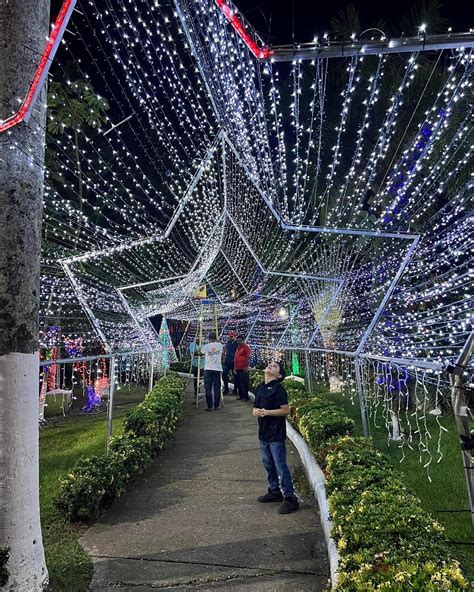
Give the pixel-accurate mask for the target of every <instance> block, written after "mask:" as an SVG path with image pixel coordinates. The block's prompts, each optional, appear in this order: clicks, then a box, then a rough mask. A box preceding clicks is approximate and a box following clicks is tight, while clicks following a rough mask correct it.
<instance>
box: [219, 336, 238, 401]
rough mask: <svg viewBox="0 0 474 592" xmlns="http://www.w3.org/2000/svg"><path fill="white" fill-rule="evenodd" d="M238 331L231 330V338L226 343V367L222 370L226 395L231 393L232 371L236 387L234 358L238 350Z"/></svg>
mask: <svg viewBox="0 0 474 592" xmlns="http://www.w3.org/2000/svg"><path fill="white" fill-rule="evenodd" d="M236 338H237V333H236V332H235V331H229V340H228V341H227V343H226V344H225V348H224V353H225V357H224V367H223V370H222V380H223V381H224V395H228V394H229V372H231V373H232V379H233V382H234V387H235V378H234V359H235V352H236V351H237V345H238V344H237V339H236Z"/></svg>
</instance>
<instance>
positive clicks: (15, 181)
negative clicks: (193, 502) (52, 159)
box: [0, 0, 49, 592]
mask: <svg viewBox="0 0 474 592" xmlns="http://www.w3.org/2000/svg"><path fill="white" fill-rule="evenodd" d="M48 28H49V0H0V119H5V118H6V117H8V116H9V115H11V114H12V112H13V111H16V110H17V109H18V107H19V99H23V98H24V97H25V95H26V93H27V91H28V86H29V84H30V83H31V81H32V79H33V75H34V72H35V70H36V67H37V65H38V62H39V55H40V54H41V53H42V52H43V49H44V46H45V40H46V37H47V35H48ZM45 99H46V94H45V89H43V92H42V94H41V96H40V97H39V99H38V101H37V103H36V105H35V108H34V109H33V113H32V117H31V119H30V121H29V123H28V124H25V123H22V124H20V125H17V126H15V127H13V128H11V129H10V130H9V131H7V132H4V133H3V134H1V135H0V546H3V545H6V546H8V547H9V548H10V560H9V562H8V564H7V569H8V572H9V580H8V583H7V584H6V586H5V588H4V589H5V590H25V591H26V590H28V592H36V591H37V590H42V589H43V588H44V587H45V585H46V584H47V579H48V574H47V570H46V565H45V560H44V551H43V544H42V538H41V527H40V517H39V492H38V485H39V472H38V388H39V383H38V380H39V378H38V377H39V367H38V366H39V355H38V309H39V293H40V249H41V215H42V197H43V177H44V139H45V132H44V129H45V124H46V117H45V115H46V113H45Z"/></svg>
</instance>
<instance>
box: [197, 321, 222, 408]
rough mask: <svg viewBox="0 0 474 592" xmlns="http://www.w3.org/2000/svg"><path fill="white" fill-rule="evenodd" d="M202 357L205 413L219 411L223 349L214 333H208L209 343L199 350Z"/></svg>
mask: <svg viewBox="0 0 474 592" xmlns="http://www.w3.org/2000/svg"><path fill="white" fill-rule="evenodd" d="M201 351H202V355H204V358H205V362H204V390H205V391H206V403H207V411H212V409H213V408H214V409H216V410H217V409H219V407H220V404H221V374H222V354H223V352H224V347H223V345H222V343H219V342H218V341H217V335H216V334H215V333H209V343H206V345H204V346H203V347H202V349H201Z"/></svg>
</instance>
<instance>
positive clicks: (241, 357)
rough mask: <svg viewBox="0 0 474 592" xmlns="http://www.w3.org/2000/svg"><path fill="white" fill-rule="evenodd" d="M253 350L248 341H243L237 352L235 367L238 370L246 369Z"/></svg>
mask: <svg viewBox="0 0 474 592" xmlns="http://www.w3.org/2000/svg"><path fill="white" fill-rule="evenodd" d="M251 355H252V350H251V349H250V347H249V346H248V345H247V344H246V343H242V345H239V347H238V348H237V351H236V352H235V359H234V368H235V369H236V370H245V369H246V368H248V367H249V361H250V356H251Z"/></svg>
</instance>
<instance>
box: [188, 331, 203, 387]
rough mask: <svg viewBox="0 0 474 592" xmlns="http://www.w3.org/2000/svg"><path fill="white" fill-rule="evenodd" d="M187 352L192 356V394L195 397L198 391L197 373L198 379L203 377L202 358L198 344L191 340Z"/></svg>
mask: <svg viewBox="0 0 474 592" xmlns="http://www.w3.org/2000/svg"><path fill="white" fill-rule="evenodd" d="M189 353H190V354H191V358H192V365H191V372H192V373H193V383H194V396H195V397H197V392H198V373H199V379H201V378H202V377H203V372H204V358H203V357H202V355H200V354H201V348H200V347H199V345H198V344H197V343H196V342H195V341H192V342H191V344H190V346H189Z"/></svg>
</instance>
